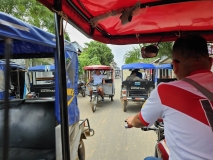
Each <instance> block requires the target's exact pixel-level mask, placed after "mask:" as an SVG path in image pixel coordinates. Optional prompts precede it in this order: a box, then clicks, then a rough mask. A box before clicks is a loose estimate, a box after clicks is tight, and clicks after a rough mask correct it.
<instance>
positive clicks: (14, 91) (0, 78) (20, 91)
mask: <svg viewBox="0 0 213 160" xmlns="http://www.w3.org/2000/svg"><path fill="white" fill-rule="evenodd" d="M10 68H11V71H10V80H9V98H10V99H14V98H16V99H18V98H23V97H24V96H25V94H26V84H25V75H24V73H25V67H24V66H22V65H19V64H16V63H14V62H10ZM4 71H5V61H3V60H0V100H3V99H4V91H5V83H4V81H5V74H4Z"/></svg>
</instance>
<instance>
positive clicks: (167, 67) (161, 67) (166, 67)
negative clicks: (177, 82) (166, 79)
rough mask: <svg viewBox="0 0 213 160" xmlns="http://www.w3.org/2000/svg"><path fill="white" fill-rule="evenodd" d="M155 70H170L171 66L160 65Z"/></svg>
mask: <svg viewBox="0 0 213 160" xmlns="http://www.w3.org/2000/svg"><path fill="white" fill-rule="evenodd" d="M156 68H157V69H172V66H171V64H160V65H157V66H156Z"/></svg>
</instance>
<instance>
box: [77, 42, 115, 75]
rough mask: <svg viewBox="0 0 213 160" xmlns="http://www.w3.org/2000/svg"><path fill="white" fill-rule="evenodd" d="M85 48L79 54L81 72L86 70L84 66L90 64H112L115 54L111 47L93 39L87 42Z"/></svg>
mask: <svg viewBox="0 0 213 160" xmlns="http://www.w3.org/2000/svg"><path fill="white" fill-rule="evenodd" d="M85 46H86V47H85V48H84V50H83V52H82V53H81V55H80V56H79V73H80V74H82V73H83V72H84V69H83V68H84V67H85V66H89V65H98V64H102V65H108V66H109V65H110V63H111V62H112V61H113V58H114V55H113V54H112V51H111V49H110V48H109V47H108V46H107V45H106V44H103V43H100V42H97V41H91V42H90V43H85Z"/></svg>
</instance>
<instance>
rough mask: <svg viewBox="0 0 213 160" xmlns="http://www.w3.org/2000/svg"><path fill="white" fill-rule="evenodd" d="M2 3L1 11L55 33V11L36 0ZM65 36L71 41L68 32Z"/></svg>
mask: <svg viewBox="0 0 213 160" xmlns="http://www.w3.org/2000/svg"><path fill="white" fill-rule="evenodd" d="M0 4H1V5H0V11H2V12H5V13H7V14H10V15H12V16H14V17H16V18H18V19H21V20H23V21H25V22H28V23H30V24H31V25H33V26H37V27H38V28H41V29H44V30H46V31H48V32H50V33H55V28H54V14H53V12H51V11H50V10H49V9H47V8H46V7H44V6H43V5H42V4H41V3H39V2H37V1H36V0H0ZM64 37H65V39H67V40H68V41H70V38H69V36H68V34H67V33H66V32H65V36H64Z"/></svg>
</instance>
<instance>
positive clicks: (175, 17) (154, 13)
mask: <svg viewBox="0 0 213 160" xmlns="http://www.w3.org/2000/svg"><path fill="white" fill-rule="evenodd" d="M39 1H40V2H41V3H42V4H44V5H45V6H47V7H48V8H49V9H52V6H53V0H39ZM138 2H140V4H139V8H138V9H136V10H134V12H132V14H131V15H133V17H132V20H131V22H129V23H127V24H124V25H122V24H121V20H120V16H121V13H122V12H123V13H124V12H125V13H127V11H128V9H130V8H131V7H133V6H134V5H136V4H137V3H138ZM62 10H63V12H64V13H65V14H66V15H67V16H68V17H69V21H70V23H71V24H73V25H74V26H75V27H76V28H77V29H78V30H80V31H81V32H82V33H84V34H85V35H86V36H87V37H89V38H92V39H95V40H98V41H101V42H104V43H108V44H135V43H148V42H158V41H159V40H160V39H161V38H162V36H163V39H162V40H161V41H174V40H175V39H176V38H177V37H178V36H179V35H184V34H187V33H194V32H195V33H198V34H200V35H203V36H204V37H205V38H206V39H207V40H209V41H213V1H212V0H200V1H189V0H188V1H187V0H185V1H183V0H182V1H181V0H164V1H159V0H62ZM123 17H125V15H124V14H123ZM127 17H128V16H127ZM126 19H127V18H126Z"/></svg>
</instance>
